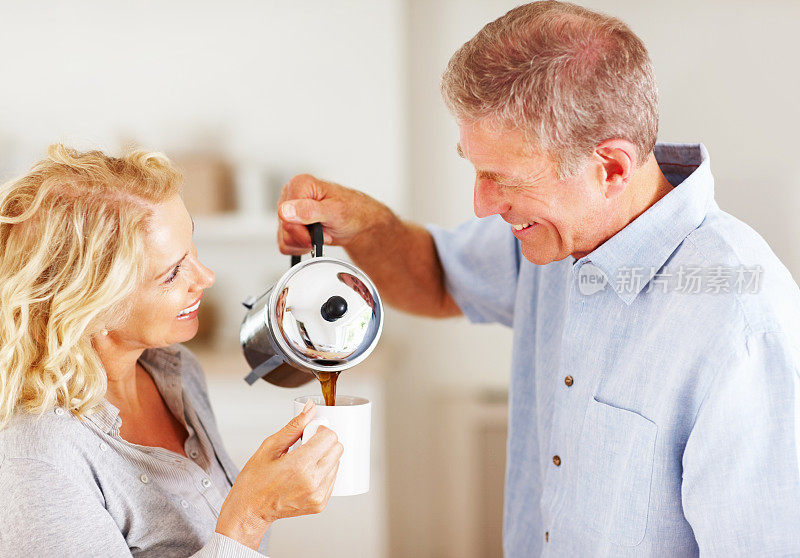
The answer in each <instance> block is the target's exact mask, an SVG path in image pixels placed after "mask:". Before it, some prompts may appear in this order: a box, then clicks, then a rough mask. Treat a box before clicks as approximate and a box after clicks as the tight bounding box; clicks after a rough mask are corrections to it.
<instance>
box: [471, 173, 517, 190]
mask: <svg viewBox="0 0 800 558" xmlns="http://www.w3.org/2000/svg"><path fill="white" fill-rule="evenodd" d="M475 174H476V175H477V176H478V178H479V179H481V180H491V181H492V182H497V183H498V184H501V185H504V186H515V187H518V186H523V185H524V184H525V183H524V181H522V180H520V179H518V178H514V177H512V176H505V175H503V174H500V173H499V172H494V171H485V170H479V171H476V172H475Z"/></svg>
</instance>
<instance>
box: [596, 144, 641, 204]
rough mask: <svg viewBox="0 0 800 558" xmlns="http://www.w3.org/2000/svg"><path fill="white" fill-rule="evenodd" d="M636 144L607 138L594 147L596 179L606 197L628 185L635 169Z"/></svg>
mask: <svg viewBox="0 0 800 558" xmlns="http://www.w3.org/2000/svg"><path fill="white" fill-rule="evenodd" d="M636 155H637V153H636V146H634V145H633V144H632V143H631V142H629V141H628V140H624V139H609V140H606V141H604V142H603V143H601V144H599V145H598V146H597V147H595V148H594V155H593V159H594V160H595V161H596V162H597V171H598V179H599V180H600V185H601V187H602V188H603V193H604V195H605V197H606V198H607V199H609V198H613V197H615V196H618V195H620V194H621V193H622V192H624V191H625V188H627V187H628V184H629V183H630V181H631V177H632V176H633V173H634V171H635V170H636Z"/></svg>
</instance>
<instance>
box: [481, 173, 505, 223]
mask: <svg viewBox="0 0 800 558" xmlns="http://www.w3.org/2000/svg"><path fill="white" fill-rule="evenodd" d="M474 204H475V216H476V217H488V216H489V215H497V214H502V213H505V212H506V211H507V210H508V203H507V202H506V201H505V200H504V199H503V195H502V193H501V192H500V187H499V186H498V185H497V184H495V183H494V182H493V181H491V180H486V179H483V178H476V179H475V197H474Z"/></svg>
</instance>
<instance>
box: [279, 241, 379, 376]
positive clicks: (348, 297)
mask: <svg viewBox="0 0 800 558" xmlns="http://www.w3.org/2000/svg"><path fill="white" fill-rule="evenodd" d="M269 320H270V328H271V329H272V331H273V332H274V339H275V341H276V342H277V344H278V345H279V346H280V348H281V349H282V352H283V353H284V354H285V356H286V358H287V361H289V362H290V364H292V365H293V366H295V367H298V368H301V369H306V370H309V371H324V372H339V371H342V370H346V369H347V368H351V367H353V366H355V365H356V364H358V363H359V362H361V361H362V360H364V359H365V358H366V357H367V356H369V354H370V353H371V352H372V350H373V349H374V348H375V346H376V345H377V343H378V338H379V337H380V335H381V330H382V328H383V306H382V304H381V300H380V296H379V295H378V291H377V289H376V288H375V285H374V284H373V283H372V281H371V280H370V279H369V277H367V276H366V274H364V272H363V271H361V270H360V269H358V268H357V267H355V266H354V265H352V264H350V263H348V262H345V261H342V260H338V259H335V258H327V257H314V258H311V259H309V260H305V261H303V262H300V263H298V264H296V265H294V266H293V267H291V268H290V269H289V271H287V272H286V273H285V274H284V275H283V277H281V279H280V281H278V283H277V284H276V285H275V288H274V289H272V292H271V294H270V301H269Z"/></svg>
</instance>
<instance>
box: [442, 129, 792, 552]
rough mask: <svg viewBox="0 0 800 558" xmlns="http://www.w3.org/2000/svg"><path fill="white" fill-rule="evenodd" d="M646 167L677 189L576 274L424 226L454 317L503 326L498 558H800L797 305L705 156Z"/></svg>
mask: <svg viewBox="0 0 800 558" xmlns="http://www.w3.org/2000/svg"><path fill="white" fill-rule="evenodd" d="M655 154H656V159H657V160H658V162H659V165H660V166H661V169H662V171H663V172H664V174H665V176H666V177H667V179H668V180H669V181H670V183H671V184H672V185H673V186H674V189H673V190H672V191H671V192H669V193H668V194H667V195H666V196H664V197H663V198H662V199H661V200H659V201H658V202H657V203H656V204H654V205H653V206H652V207H650V208H649V209H648V210H647V211H645V212H644V213H643V214H642V215H641V216H639V217H638V218H637V219H635V220H634V221H633V222H631V223H630V224H629V225H628V226H627V227H625V228H624V229H622V230H621V231H620V232H619V233H617V234H616V235H615V236H613V237H612V238H611V239H609V240H608V241H606V242H605V243H604V244H602V245H601V246H599V247H598V248H597V249H595V250H594V251H593V252H592V253H590V254H588V255H587V256H585V257H583V258H581V259H579V260H577V261H576V260H575V259H574V258H573V257H571V256H570V257H567V258H566V259H564V260H561V261H558V262H554V263H551V264H548V265H544V266H538V265H535V264H532V263H531V262H529V261H527V260H526V259H525V258H524V257H522V255H521V252H520V248H519V243H518V241H517V240H516V238H515V237H514V236H513V234H512V233H511V229H510V226H509V225H508V224H507V223H505V222H503V221H502V220H501V219H499V218H498V217H496V216H494V217H489V218H486V219H479V220H473V221H471V222H469V223H466V224H464V225H462V226H461V227H459V228H458V229H456V230H455V231H452V232H451V231H445V230H443V229H441V228H438V227H435V226H430V227H429V230H430V231H431V232H432V234H433V236H434V239H435V242H436V247H437V250H438V253H439V257H440V259H441V261H442V265H443V267H444V271H445V278H446V283H447V287H448V290H449V292H450V293H451V294H452V296H453V297H454V299H455V300H456V302H457V303H458V305H459V306H460V307H461V309H462V310H463V312H464V313H465V314H466V316H467V317H468V318H469V319H470V320H472V321H474V322H500V323H502V324H505V325H507V326H509V327H512V328H513V330H514V349H513V351H514V354H513V364H512V371H511V388H510V425H509V439H508V465H507V471H506V492H505V521H504V548H505V554H506V556H507V558H523V557H525V558H527V557H530V556H537V555H540V554H541V555H545V556H579V557H583V556H697V555H698V554H702V555H708V556H725V557H728V556H800V468H799V467H798V462H799V461H800V455H798V447H799V446H798V432H800V393H799V392H798V389H799V388H800V381H799V377H798V373H799V372H798V369H799V368H800V291H798V288H797V285H796V284H795V282H794V281H793V279H792V277H791V276H790V274H789V272H788V271H787V270H786V268H785V267H784V266H783V265H782V264H781V262H780V261H779V260H778V258H777V257H776V256H775V255H774V254H773V253H772V251H771V250H770V248H769V246H768V245H767V244H766V243H765V242H764V240H763V239H762V238H761V237H760V236H759V235H758V234H757V233H756V232H755V231H753V229H751V228H750V227H748V226H747V225H745V224H744V223H742V222H741V221H738V220H737V219H735V218H734V217H732V216H730V215H728V214H727V213H725V212H723V211H721V210H720V209H719V207H718V206H717V204H716V203H715V201H714V181H713V177H712V175H711V169H710V163H709V158H708V153H707V151H706V149H705V147H704V146H702V145H677V144H662V145H658V146H657V147H656V151H655ZM754 187H759V185H754ZM567 376H569V378H567Z"/></svg>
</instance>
